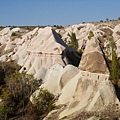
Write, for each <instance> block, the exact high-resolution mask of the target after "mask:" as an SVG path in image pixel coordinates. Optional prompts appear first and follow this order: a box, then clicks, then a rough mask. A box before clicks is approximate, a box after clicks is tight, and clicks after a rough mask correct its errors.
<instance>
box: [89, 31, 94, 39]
mask: <svg viewBox="0 0 120 120" xmlns="http://www.w3.org/2000/svg"><path fill="white" fill-rule="evenodd" d="M92 37H94V33H93V31H92V30H90V32H89V36H88V39H89V40H90V39H91V38H92Z"/></svg>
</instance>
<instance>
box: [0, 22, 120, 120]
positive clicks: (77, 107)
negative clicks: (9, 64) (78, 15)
mask: <svg viewBox="0 0 120 120" xmlns="http://www.w3.org/2000/svg"><path fill="white" fill-rule="evenodd" d="M56 31H57V32H60V33H62V39H63V40H64V41H65V42H66V43H67V44H68V45H69V42H70V37H69V35H68V33H70V32H71V33H72V32H74V33H75V34H76V37H77V39H78V43H79V49H82V50H83V54H82V59H81V61H80V63H79V66H78V67H75V66H73V65H72V61H74V60H73V59H76V60H77V61H79V57H78V56H77V55H76V52H75V51H74V50H72V49H70V48H69V47H68V46H67V45H66V44H65V42H63V41H62V39H61V38H60V37H59V36H58V34H57V33H56V32H55V31H54V30H52V28H51V27H46V28H44V29H42V28H35V29H34V30H33V31H31V32H28V33H25V34H24V35H22V36H21V37H20V38H18V37H17V38H15V39H11V34H12V33H11V30H10V29H9V28H7V29H5V31H4V30H3V31H2V32H0V42H1V47H3V45H4V47H5V50H6V51H7V50H10V49H11V50H12V51H10V52H9V51H8V53H6V54H4V55H2V56H1V57H0V60H3V61H5V60H10V59H11V60H15V61H17V63H18V64H20V65H21V66H22V69H21V71H23V70H26V71H27V73H29V74H31V73H32V74H34V76H35V77H36V78H37V79H38V80H40V79H42V81H43V84H42V85H41V86H40V88H44V89H47V90H49V91H50V92H51V93H53V94H54V95H56V96H57V98H58V99H57V101H56V105H57V106H63V107H60V108H59V109H56V110H54V111H52V112H50V113H49V114H48V116H46V118H45V119H46V120H53V119H55V120H57V119H63V120H64V119H68V120H70V119H72V120H76V119H78V118H84V119H90V120H92V119H93V120H94V119H95V120H96V119H101V118H105V117H108V118H109V117H110V116H111V115H113V116H111V118H112V117H118V118H119V116H120V113H119V111H120V103H119V100H118V98H117V96H116V93H115V89H114V86H113V85H112V83H111V81H110V80H109V74H110V73H109V70H108V67H107V64H106V61H105V58H104V55H106V56H107V57H108V58H110V59H111V51H109V48H110V42H109V38H111V37H113V39H114V41H115V43H116V46H117V50H116V52H117V55H118V57H119V31H120V27H119V25H117V26H116V25H109V24H102V23H101V24H91V23H86V24H78V25H73V26H69V27H66V28H64V29H61V30H56ZM90 31H92V32H93V34H94V35H93V36H92V37H91V39H89V37H88V36H89V35H90ZM103 53H104V54H103ZM71 59H72V60H71ZM69 64H71V65H69ZM38 95H39V89H38V90H37V91H35V92H34V93H33V94H32V95H31V97H30V100H31V102H32V103H33V104H34V98H35V97H37V96H38ZM103 115H104V116H103Z"/></svg>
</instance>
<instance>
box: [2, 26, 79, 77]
mask: <svg viewBox="0 0 120 120" xmlns="http://www.w3.org/2000/svg"><path fill="white" fill-rule="evenodd" d="M16 30H18V29H17V28H16V29H12V30H11V31H9V32H10V33H12V32H13V31H16ZM6 31H7V30H6ZM2 33H3V32H2ZM6 34H7V33H6ZM10 36H11V34H9V36H7V38H4V39H9V40H7V42H6V43H4V42H3V43H2V44H5V50H8V49H13V50H12V51H11V53H7V54H6V56H1V57H0V59H1V60H5V58H6V59H7V60H10V59H12V60H15V61H17V63H18V64H19V65H21V66H22V69H21V70H20V71H23V70H26V71H27V73H28V74H34V75H35V74H36V73H37V72H38V71H39V69H41V67H43V68H45V69H48V68H50V67H51V66H52V65H54V64H57V63H59V64H61V65H62V66H66V65H67V64H76V63H77V64H76V65H78V64H79V59H80V58H79V56H78V55H77V54H76V53H77V52H76V51H74V50H72V49H70V48H69V47H68V46H67V45H66V44H65V43H64V42H63V40H62V39H61V38H60V36H59V35H58V34H57V33H56V32H55V31H54V30H53V29H52V28H51V27H46V28H40V29H39V28H35V29H34V30H33V31H30V32H28V33H26V34H24V35H23V36H21V37H20V38H19V37H16V38H15V39H13V40H11V39H10ZM1 41H3V40H2V39H1ZM73 57H74V58H75V59H76V60H75V62H74V61H73V60H72V59H71V58H73ZM70 59H71V60H70ZM37 78H38V75H37Z"/></svg>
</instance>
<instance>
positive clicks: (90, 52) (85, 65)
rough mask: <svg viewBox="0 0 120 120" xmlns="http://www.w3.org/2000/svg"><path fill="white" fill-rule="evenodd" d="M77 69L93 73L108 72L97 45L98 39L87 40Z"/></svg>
mask: <svg viewBox="0 0 120 120" xmlns="http://www.w3.org/2000/svg"><path fill="white" fill-rule="evenodd" d="M79 69H81V70H83V71H89V72H93V73H105V74H109V71H108V67H107V64H106V62H105V59H104V56H103V53H102V51H101V48H100V46H99V41H98V40H97V39H96V38H92V39H91V40H89V41H87V44H86V47H85V50H84V52H83V54H82V59H81V61H80V64H79Z"/></svg>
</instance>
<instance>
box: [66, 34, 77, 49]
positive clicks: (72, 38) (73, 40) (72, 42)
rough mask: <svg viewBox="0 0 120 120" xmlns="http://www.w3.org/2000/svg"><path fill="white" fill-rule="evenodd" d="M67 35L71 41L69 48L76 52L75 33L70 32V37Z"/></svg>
mask: <svg viewBox="0 0 120 120" xmlns="http://www.w3.org/2000/svg"><path fill="white" fill-rule="evenodd" d="M68 35H69V36H70V39H71V43H70V44H71V45H70V47H72V48H74V49H75V50H78V40H77V38H76V35H75V33H73V32H72V33H71V35H70V34H68Z"/></svg>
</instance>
